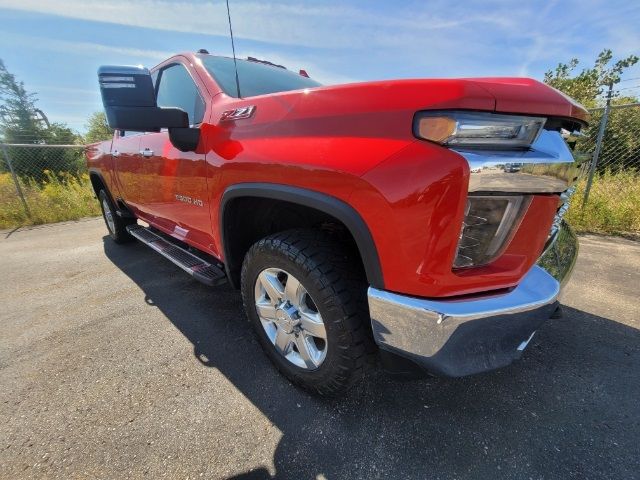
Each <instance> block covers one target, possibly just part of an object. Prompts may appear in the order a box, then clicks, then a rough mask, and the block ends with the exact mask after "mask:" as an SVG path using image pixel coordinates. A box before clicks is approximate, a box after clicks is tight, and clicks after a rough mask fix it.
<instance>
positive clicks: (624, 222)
mask: <svg viewBox="0 0 640 480" xmlns="http://www.w3.org/2000/svg"><path fill="white" fill-rule="evenodd" d="M591 113H592V118H591V123H590V126H589V128H588V129H586V130H585V131H584V132H582V133H583V135H582V136H581V137H579V139H578V141H577V143H576V146H575V150H574V151H575V155H576V156H582V157H584V158H586V159H588V161H589V162H591V163H590V165H591V168H590V169H589V171H588V173H589V175H587V177H585V178H583V179H582V180H581V181H580V182H579V184H578V186H577V191H576V193H575V194H574V196H573V201H572V207H571V209H570V210H569V213H568V214H567V218H568V219H569V221H570V222H571V223H572V224H573V225H574V226H575V227H576V228H577V230H578V231H591V232H602V233H615V234H619V233H636V234H637V233H640V104H638V103H636V104H629V105H615V106H610V107H608V108H602V109H596V110H593V111H592V112H591ZM0 148H1V149H2V150H1V151H0V228H10V227H14V226H18V225H25V224H30V223H47V222H54V221H61V220H71V219H77V218H80V217H83V216H90V215H98V214H99V213H100V211H99V208H98V205H97V202H95V200H94V199H93V198H92V196H93V192H92V190H91V185H90V182H89V177H88V175H87V172H86V165H85V160H84V148H83V146H82V145H33V144H24V145H16V144H0Z"/></svg>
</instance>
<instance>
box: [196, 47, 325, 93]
mask: <svg viewBox="0 0 640 480" xmlns="http://www.w3.org/2000/svg"><path fill="white" fill-rule="evenodd" d="M199 58H200V59H201V60H202V64H203V65H204V67H205V68H206V69H207V71H208V72H209V73H210V74H211V76H212V77H213V78H214V79H215V81H216V82H217V83H218V85H220V88H222V90H223V91H224V93H226V94H227V95H229V96H231V97H239V96H240V95H238V92H237V88H236V73H235V68H234V65H233V58H228V57H216V56H213V55H202V56H199ZM238 80H239V82H240V94H241V95H242V96H243V97H254V96H256V95H265V94H268V93H275V92H286V91H289V90H300V89H303V88H313V87H319V86H321V84H320V83H318V82H316V81H315V80H311V79H310V78H307V77H303V76H302V75H299V74H297V73H294V72H291V71H289V70H287V69H285V68H280V67H273V66H271V65H266V64H264V63H259V62H251V61H248V60H238Z"/></svg>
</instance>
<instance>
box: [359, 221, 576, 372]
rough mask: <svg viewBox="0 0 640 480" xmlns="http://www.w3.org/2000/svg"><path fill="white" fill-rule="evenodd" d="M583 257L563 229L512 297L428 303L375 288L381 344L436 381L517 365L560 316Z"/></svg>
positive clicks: (373, 309)
mask: <svg viewBox="0 0 640 480" xmlns="http://www.w3.org/2000/svg"><path fill="white" fill-rule="evenodd" d="M577 255H578V241H577V238H576V236H575V234H574V233H573V231H572V230H571V229H570V228H569V226H568V225H567V224H566V223H564V222H563V223H562V224H561V225H560V228H558V230H557V232H556V234H555V235H554V236H553V238H552V239H551V241H550V242H549V244H548V246H547V248H546V249H545V251H544V253H543V254H542V256H541V257H540V259H539V261H538V263H537V265H535V266H534V267H533V268H532V269H531V270H530V271H529V273H528V274H527V275H526V276H525V277H524V278H523V280H522V281H521V282H520V284H519V285H518V286H517V287H515V288H514V289H513V290H511V291H509V292H508V293H503V294H499V295H493V296H486V295H485V296H477V297H472V298H469V297H466V298H464V299H450V300H446V299H445V300H428V299H424V298H415V297H408V296H405V295H399V294H396V293H391V292H387V291H384V290H378V289H375V288H372V287H370V288H369V291H368V297H369V310H370V313H371V324H372V328H373V335H374V338H375V341H376V343H377V344H378V346H379V347H380V348H381V349H382V350H385V351H388V352H390V353H393V354H397V355H400V356H402V357H404V358H406V359H409V360H411V361H413V362H414V363H416V364H418V365H419V366H421V367H423V368H425V369H426V370H427V371H429V372H430V373H432V374H435V375H442V376H450V377H460V376H464V375H470V374H474V373H479V372H484V371H487V370H493V369H495V368H499V367H503V366H506V365H509V364H510V363H511V362H513V361H514V360H516V359H518V358H519V357H520V356H521V355H522V352H523V350H524V349H525V348H526V346H527V345H528V343H529V341H530V340H531V338H532V337H533V334H534V333H535V331H536V330H537V329H538V328H539V327H540V325H541V324H542V323H544V322H545V321H546V320H547V319H549V317H550V316H551V315H552V314H553V313H554V311H555V310H556V309H557V307H558V305H559V303H558V301H559V297H560V292H561V290H562V286H563V285H564V283H565V282H566V281H567V280H568V278H569V277H570V275H571V271H572V270H573V266H574V264H575V260H576V257H577Z"/></svg>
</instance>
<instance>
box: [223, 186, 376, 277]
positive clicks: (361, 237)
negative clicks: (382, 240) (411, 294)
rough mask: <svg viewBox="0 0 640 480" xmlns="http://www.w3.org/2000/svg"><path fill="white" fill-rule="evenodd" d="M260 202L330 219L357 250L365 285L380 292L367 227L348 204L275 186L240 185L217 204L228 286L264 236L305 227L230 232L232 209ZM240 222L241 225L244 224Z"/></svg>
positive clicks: (316, 193)
mask: <svg viewBox="0 0 640 480" xmlns="http://www.w3.org/2000/svg"><path fill="white" fill-rule="evenodd" d="M252 198H253V199H261V200H262V201H263V203H264V201H267V202H269V201H270V202H279V203H278V205H288V206H292V207H296V208H299V209H303V210H304V211H306V212H308V213H309V214H310V215H312V217H313V216H314V215H315V216H316V217H317V219H323V217H324V219H325V220H326V219H328V220H331V219H333V220H334V221H336V222H337V223H338V224H340V225H342V226H344V228H345V229H346V231H347V232H348V233H349V235H350V236H351V237H352V239H353V241H354V243H355V246H356V247H357V250H358V253H359V255H360V259H361V261H362V264H363V268H364V271H365V274H366V277H367V282H368V283H369V285H371V286H373V287H375V288H378V289H384V278H383V275H382V268H381V264H380V258H379V256H378V250H377V248H376V245H375V242H374V241H373V237H372V235H371V232H370V231H369V227H368V226H367V224H366V223H365V221H364V220H363V219H362V217H361V216H360V214H359V213H358V212H357V211H356V210H355V209H354V208H353V207H352V206H351V205H349V204H348V203H346V202H344V201H342V200H340V199H338V198H336V197H333V196H331V195H327V194H325V193H322V192H317V191H314V190H309V189H306V188H300V187H293V186H290V185H282V184H275V183H242V184H236V185H232V186H230V187H228V188H227V189H226V190H225V192H224V194H223V195H222V199H221V202H220V215H219V222H220V224H219V231H220V236H221V242H222V247H223V252H224V262H225V269H226V272H227V277H228V279H229V281H230V283H231V284H232V285H233V286H234V287H236V288H238V287H239V281H240V270H241V268H242V261H243V259H244V255H245V254H246V252H247V251H248V250H249V247H250V246H251V245H253V243H254V242H255V241H257V240H258V239H260V238H263V237H264V236H266V235H269V234H273V233H277V232H278V231H282V230H285V229H290V228H302V227H308V226H309V225H297V224H287V225H286V226H285V227H281V228H278V227H275V226H274V227H273V229H272V230H271V231H265V230H264V229H262V230H261V231H256V232H252V231H249V232H247V231H238V228H234V226H235V225H236V223H235V222H234V218H236V215H237V214H238V213H239V212H238V211H237V209H236V208H234V206H237V205H238V204H237V203H236V202H237V201H239V200H241V199H252ZM245 220H246V219H243V220H242V221H245Z"/></svg>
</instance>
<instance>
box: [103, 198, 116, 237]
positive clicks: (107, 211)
mask: <svg viewBox="0 0 640 480" xmlns="http://www.w3.org/2000/svg"><path fill="white" fill-rule="evenodd" d="M102 209H103V211H104V219H105V220H106V221H107V227H108V228H109V231H110V232H111V233H115V231H116V222H115V221H114V220H113V212H111V207H109V202H108V201H107V199H106V198H103V199H102Z"/></svg>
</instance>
